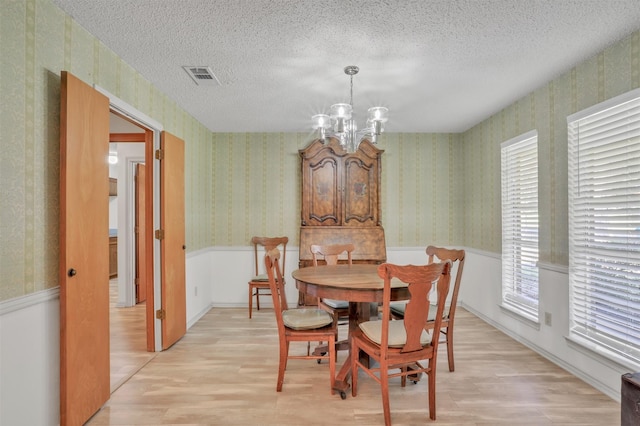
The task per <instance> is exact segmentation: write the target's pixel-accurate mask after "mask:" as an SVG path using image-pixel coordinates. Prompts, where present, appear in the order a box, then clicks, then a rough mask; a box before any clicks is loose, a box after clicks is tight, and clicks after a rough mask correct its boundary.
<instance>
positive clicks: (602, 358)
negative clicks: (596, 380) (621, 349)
mask: <svg viewBox="0 0 640 426" xmlns="http://www.w3.org/2000/svg"><path fill="white" fill-rule="evenodd" d="M564 338H565V340H566V341H567V344H568V345H569V347H570V348H572V349H575V350H576V351H578V352H580V353H582V354H584V355H586V356H588V357H589V358H591V359H593V360H596V361H598V362H600V363H601V364H604V365H608V366H611V367H617V368H619V369H623V370H629V371H631V372H636V371H640V363H635V362H633V361H632V360H630V359H628V358H625V357H622V356H620V355H618V354H616V353H615V352H613V351H609V350H607V349H605V348H603V347H601V346H598V345H596V344H595V343H593V342H590V341H589V340H586V339H581V338H580V337H577V336H565V337H564ZM612 364H615V365H612Z"/></svg>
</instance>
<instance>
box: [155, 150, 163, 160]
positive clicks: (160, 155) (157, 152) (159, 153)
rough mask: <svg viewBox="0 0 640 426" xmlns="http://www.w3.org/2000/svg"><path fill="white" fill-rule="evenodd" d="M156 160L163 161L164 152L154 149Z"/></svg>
mask: <svg viewBox="0 0 640 426" xmlns="http://www.w3.org/2000/svg"><path fill="white" fill-rule="evenodd" d="M156 160H164V150H162V149H156Z"/></svg>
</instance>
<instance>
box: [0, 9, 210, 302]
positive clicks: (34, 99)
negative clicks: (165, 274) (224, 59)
mask: <svg viewBox="0 0 640 426" xmlns="http://www.w3.org/2000/svg"><path fill="white" fill-rule="evenodd" d="M0 10H2V12H1V13H0V99H1V100H2V102H1V103H0V149H1V151H2V157H0V181H1V182H2V186H1V188H2V189H1V190H0V191H1V192H0V300H6V299H10V298H13V297H18V296H22V295H25V294H29V293H33V292H36V291H39V290H44V289H48V288H52V287H55V286H57V285H58V278H57V277H58V243H59V242H58V232H59V230H58V221H59V219H58V218H59V188H58V186H59V146H60V142H59V137H60V136H59V121H60V112H59V111H60V72H61V71H62V70H68V71H70V72H71V73H73V74H74V75H76V76H77V77H79V78H80V79H82V80H83V81H85V82H86V83H88V84H97V85H99V86H101V87H103V88H104V89H106V90H108V91H109V92H111V93H113V94H114V95H116V96H118V97H119V98H121V99H122V100H124V101H125V102H127V103H129V104H130V105H132V106H134V107H135V108H137V109H138V110H140V111H142V112H143V113H145V114H146V115H148V116H150V117H152V118H153V119H155V120H157V121H158V122H160V123H162V124H163V126H164V128H165V130H167V131H169V132H171V133H173V134H175V135H177V136H178V137H180V138H182V139H184V141H185V158H186V169H185V171H186V210H187V212H186V222H187V246H188V248H189V250H197V249H201V248H205V247H209V246H210V245H211V240H212V231H213V226H212V222H211V217H210V211H211V196H210V194H211V191H212V183H211V179H210V176H211V173H212V170H213V163H212V161H211V160H212V155H213V152H212V143H211V141H212V135H211V132H209V131H208V130H207V129H206V128H204V126H202V125H201V124H200V123H199V122H197V121H196V120H195V119H193V118H192V117H191V116H190V115H188V114H186V113H185V112H184V111H183V110H181V109H180V108H178V107H176V105H175V103H174V102H173V101H171V100H170V99H168V98H167V97H166V96H165V95H164V94H163V93H161V92H160V91H158V90H157V89H156V88H155V87H154V86H153V85H151V84H150V83H149V82H148V81H146V80H145V79H144V78H142V77H141V76H140V75H139V74H138V73H137V72H136V71H135V70H133V69H132V68H131V67H130V66H128V65H127V64H125V63H124V62H123V61H122V60H121V59H120V58H118V56H116V55H115V54H114V53H113V52H112V51H110V50H109V49H107V48H106V47H105V46H104V45H103V44H102V43H100V41H98V40H97V39H96V38H95V37H93V36H92V35H91V34H89V33H88V32H86V31H85V30H84V29H83V28H81V27H80V26H79V25H78V24H77V23H75V21H73V20H72V19H71V18H70V17H69V16H67V15H65V14H64V13H63V12H62V11H61V10H60V9H58V8H57V7H56V6H55V5H53V4H52V3H51V2H50V1H49V0H0Z"/></svg>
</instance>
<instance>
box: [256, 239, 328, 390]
mask: <svg viewBox="0 0 640 426" xmlns="http://www.w3.org/2000/svg"><path fill="white" fill-rule="evenodd" d="M279 260H280V251H279V250H278V249H277V248H274V249H272V250H270V251H268V252H267V254H266V255H265V257H264V263H265V268H266V270H267V277H268V282H269V290H270V292H271V297H272V299H273V309H274V311H275V315H276V323H277V325H278V337H279V341H280V362H279V367H278V381H277V385H276V390H277V391H278V392H281V391H282V384H283V383H284V372H285V370H286V368H287V360H289V359H316V360H321V359H329V376H330V385H331V394H333V393H334V385H335V377H336V329H335V326H334V323H333V318H332V317H331V315H329V314H328V313H327V312H325V311H323V310H322V309H316V308H300V309H289V308H288V305H287V295H286V293H285V290H284V279H283V277H282V271H281V269H280V262H279ZM317 341H319V342H327V345H328V351H327V353H326V354H325V355H314V354H312V353H310V349H309V348H310V343H311V342H317ZM291 342H307V353H306V355H290V354H289V344H290V343H291Z"/></svg>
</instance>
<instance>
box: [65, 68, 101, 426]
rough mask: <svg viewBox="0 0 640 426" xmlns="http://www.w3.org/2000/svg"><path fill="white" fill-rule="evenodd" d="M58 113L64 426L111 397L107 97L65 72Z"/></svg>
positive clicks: (79, 421)
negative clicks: (59, 121)
mask: <svg viewBox="0 0 640 426" xmlns="http://www.w3.org/2000/svg"><path fill="white" fill-rule="evenodd" d="M61 77H62V78H61V93H60V97H61V109H60V120H61V123H60V271H59V281H60V424H61V425H63V426H64V425H81V424H83V423H85V422H86V421H87V420H88V419H89V418H90V417H91V416H92V415H93V414H94V413H95V412H96V411H98V409H100V407H102V405H104V403H105V402H106V401H107V400H108V399H109V167H108V164H107V156H108V153H109V99H108V98H107V97H105V96H103V95H102V94H100V93H98V92H97V91H95V90H94V89H93V88H91V87H90V86H89V85H87V84H85V83H83V82H82V81H80V80H79V79H78V78H76V77H74V76H73V75H72V74H69V73H68V72H66V71H63V72H62V76H61Z"/></svg>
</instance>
